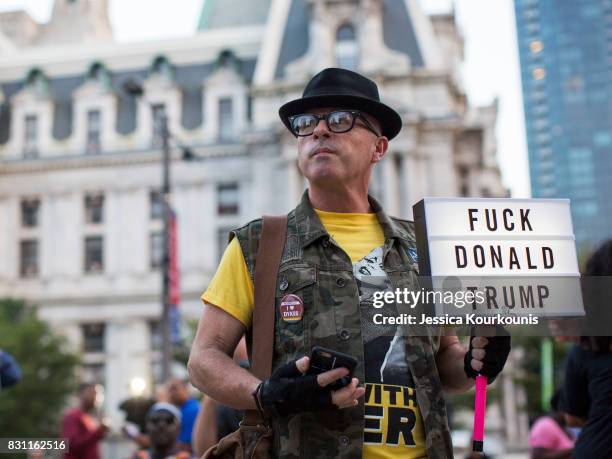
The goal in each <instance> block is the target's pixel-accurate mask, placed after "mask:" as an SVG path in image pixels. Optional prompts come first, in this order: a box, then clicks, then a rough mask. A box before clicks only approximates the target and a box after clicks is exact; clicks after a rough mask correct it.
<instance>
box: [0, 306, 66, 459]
mask: <svg viewBox="0 0 612 459" xmlns="http://www.w3.org/2000/svg"><path fill="white" fill-rule="evenodd" d="M0 348H2V349H3V350H5V351H7V352H9V353H11V354H12V355H13V356H14V357H15V359H16V360H17V362H18V363H19V366H20V367H21V370H22V372H23V379H22V380H21V381H20V382H19V383H18V384H17V385H15V386H13V387H10V388H7V389H5V390H2V391H0V432H1V433H2V435H1V436H2V437H13V438H14V437H21V438H26V437H29V438H43V437H47V438H51V437H53V438H56V437H58V435H59V428H60V421H61V416H62V411H63V410H64V408H65V407H66V403H67V397H68V396H69V395H71V394H73V393H74V390H75V385H76V384H75V380H74V370H75V365H76V364H77V363H78V360H77V357H76V356H75V355H73V354H71V353H70V352H68V351H67V350H66V348H67V343H66V341H65V340H64V339H63V338H62V337H59V336H57V335H55V334H54V333H53V332H52V330H51V329H50V328H49V326H48V325H47V324H46V323H45V322H42V321H41V320H39V319H38V318H37V317H36V312H35V309H34V308H33V307H32V306H30V305H28V304H26V303H25V302H24V301H21V300H15V299H0ZM7 457H8V456H7Z"/></svg>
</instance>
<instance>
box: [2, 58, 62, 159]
mask: <svg viewBox="0 0 612 459" xmlns="http://www.w3.org/2000/svg"><path fill="white" fill-rule="evenodd" d="M11 111H12V114H11V135H10V147H9V148H8V149H7V150H8V156H12V157H16V158H20V157H21V158H25V159H34V158H37V157H38V156H39V155H40V154H41V152H43V151H47V150H48V149H49V146H50V144H51V142H52V134H51V131H52V123H53V101H52V99H51V95H50V91H49V80H48V79H47V77H46V76H45V74H44V73H43V72H42V70H40V69H33V70H31V71H30V72H29V73H28V75H27V77H26V79H25V83H24V86H23V88H22V89H21V90H20V91H19V92H18V93H17V94H16V95H15V96H14V97H13V98H12V99H11Z"/></svg>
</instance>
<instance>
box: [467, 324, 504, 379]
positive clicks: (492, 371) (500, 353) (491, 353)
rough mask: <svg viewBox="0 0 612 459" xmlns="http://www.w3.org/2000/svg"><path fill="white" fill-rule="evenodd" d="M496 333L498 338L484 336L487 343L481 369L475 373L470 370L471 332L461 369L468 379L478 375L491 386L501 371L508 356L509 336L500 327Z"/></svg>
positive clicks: (472, 336)
mask: <svg viewBox="0 0 612 459" xmlns="http://www.w3.org/2000/svg"><path fill="white" fill-rule="evenodd" d="M496 333H497V335H498V336H485V338H487V340H488V341H489V342H488V343H487V344H486V346H485V347H484V351H485V356H484V359H483V361H482V363H483V365H482V369H481V370H480V371H476V370H474V369H473V368H472V358H473V357H472V349H473V347H472V340H473V339H474V333H473V332H472V335H471V336H470V349H469V350H468V351H467V352H466V354H465V358H464V359H463V368H464V369H465V374H467V375H468V377H469V378H475V377H476V376H478V375H479V374H480V375H484V376H486V377H487V378H488V379H487V381H488V384H491V383H492V382H493V381H495V378H496V377H497V375H498V374H499V373H500V372H501V371H502V370H503V368H504V365H505V364H506V360H507V359H508V354H510V335H509V334H508V332H507V331H506V330H504V329H503V328H501V327H499V328H498V329H497V331H496Z"/></svg>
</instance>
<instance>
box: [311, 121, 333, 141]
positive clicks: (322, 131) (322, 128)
mask: <svg viewBox="0 0 612 459" xmlns="http://www.w3.org/2000/svg"><path fill="white" fill-rule="evenodd" d="M329 134H330V131H329V129H328V128H327V121H325V118H323V119H320V120H319V121H318V122H317V125H316V126H315V128H314V131H312V135H313V136H314V137H315V138H317V137H320V136H322V135H324V136H329Z"/></svg>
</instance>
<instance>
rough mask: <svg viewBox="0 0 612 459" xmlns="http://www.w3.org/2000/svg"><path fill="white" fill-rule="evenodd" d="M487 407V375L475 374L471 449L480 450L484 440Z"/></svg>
mask: <svg viewBox="0 0 612 459" xmlns="http://www.w3.org/2000/svg"><path fill="white" fill-rule="evenodd" d="M486 408H487V377H486V376H483V375H478V376H476V398H475V400H474V434H473V436H472V450H473V451H478V452H482V447H483V441H484V418H485V410H486Z"/></svg>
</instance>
